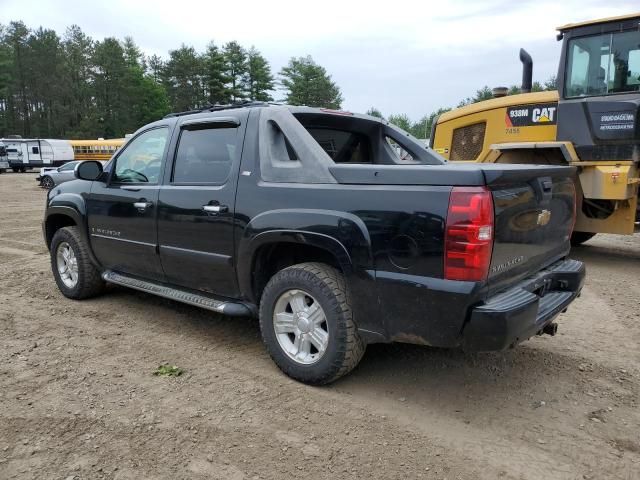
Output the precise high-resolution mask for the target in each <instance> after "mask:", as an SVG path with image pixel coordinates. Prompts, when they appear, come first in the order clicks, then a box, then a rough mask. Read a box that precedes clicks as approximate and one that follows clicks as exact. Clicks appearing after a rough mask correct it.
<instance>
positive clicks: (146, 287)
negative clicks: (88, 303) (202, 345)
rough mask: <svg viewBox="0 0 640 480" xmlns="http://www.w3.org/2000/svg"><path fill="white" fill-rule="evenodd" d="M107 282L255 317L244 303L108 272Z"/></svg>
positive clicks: (211, 308)
mask: <svg viewBox="0 0 640 480" xmlns="http://www.w3.org/2000/svg"><path fill="white" fill-rule="evenodd" d="M102 278H103V280H104V281H105V282H109V283H114V284H116V285H121V286H123V287H129V288H133V289H135V290H140V291H141V292H146V293H151V294H153V295H157V296H159V297H164V298H168V299H170V300H175V301H177V302H182V303H187V304H189V305H194V306H196V307H200V308H205V309H207V310H211V311H213V312H217V313H222V314H224V315H230V316H234V317H254V316H255V312H254V310H253V309H252V308H251V307H250V306H248V305H245V304H244V303H238V302H231V301H228V300H217V299H215V298H212V297H208V296H205V295H201V294H198V293H193V292H189V291H187V290H180V289H177V288H174V287H169V286H167V285H164V284H162V283H156V282H150V281H148V280H140V279H139V278H135V277H130V276H128V275H125V274H122V273H118V272H114V271H111V270H107V271H106V272H104V273H103V274H102Z"/></svg>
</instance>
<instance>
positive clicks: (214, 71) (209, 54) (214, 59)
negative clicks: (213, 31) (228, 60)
mask: <svg viewBox="0 0 640 480" xmlns="http://www.w3.org/2000/svg"><path fill="white" fill-rule="evenodd" d="M204 69H205V71H204V83H205V87H206V96H207V101H208V103H209V104H211V105H217V104H219V105H224V104H227V103H229V102H230V101H231V92H230V91H229V88H228V83H229V77H227V75H226V65H225V58H224V54H223V53H222V52H221V51H220V49H219V48H218V46H217V45H216V44H215V43H214V42H209V45H207V51H206V52H205V53H204Z"/></svg>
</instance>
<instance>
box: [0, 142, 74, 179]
mask: <svg viewBox="0 0 640 480" xmlns="http://www.w3.org/2000/svg"><path fill="white" fill-rule="evenodd" d="M0 142H2V143H4V145H5V149H6V153H7V161H8V163H9V167H10V168H11V169H12V170H13V171H14V172H25V171H27V170H31V169H32V168H39V167H57V166H60V165H62V164H64V163H67V162H70V161H72V160H73V148H72V147H71V145H70V144H69V141H68V140H52V139H26V138H3V139H0Z"/></svg>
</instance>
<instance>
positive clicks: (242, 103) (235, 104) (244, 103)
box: [164, 100, 275, 118]
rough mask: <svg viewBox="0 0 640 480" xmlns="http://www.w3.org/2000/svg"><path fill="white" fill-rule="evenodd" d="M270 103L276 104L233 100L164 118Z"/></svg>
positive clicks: (263, 105) (170, 114)
mask: <svg viewBox="0 0 640 480" xmlns="http://www.w3.org/2000/svg"><path fill="white" fill-rule="evenodd" d="M269 105H275V104H274V103H270V102H257V101H253V100H242V101H240V102H233V103H229V104H227V105H219V104H216V105H211V104H210V105H206V106H204V107H202V108H198V109H195V110H186V111H184V112H175V113H169V114H168V115H165V117H164V118H171V117H182V116H184V115H192V114H194V113H203V112H218V111H221V110H232V109H235V108H246V107H267V106H269Z"/></svg>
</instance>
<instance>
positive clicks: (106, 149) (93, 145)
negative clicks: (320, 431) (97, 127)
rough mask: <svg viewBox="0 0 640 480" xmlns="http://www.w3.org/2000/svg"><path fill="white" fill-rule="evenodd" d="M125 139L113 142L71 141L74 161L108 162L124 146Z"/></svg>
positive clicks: (116, 139) (100, 140)
mask: <svg viewBox="0 0 640 480" xmlns="http://www.w3.org/2000/svg"><path fill="white" fill-rule="evenodd" d="M124 141H125V139H124V138H113V139H111V140H102V139H99V140H69V143H70V144H71V148H73V156H74V160H100V161H103V162H106V161H107V160H109V159H110V158H111V156H112V155H113V154H114V153H116V150H118V149H119V148H120V147H121V146H122V145H123V144H124Z"/></svg>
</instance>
